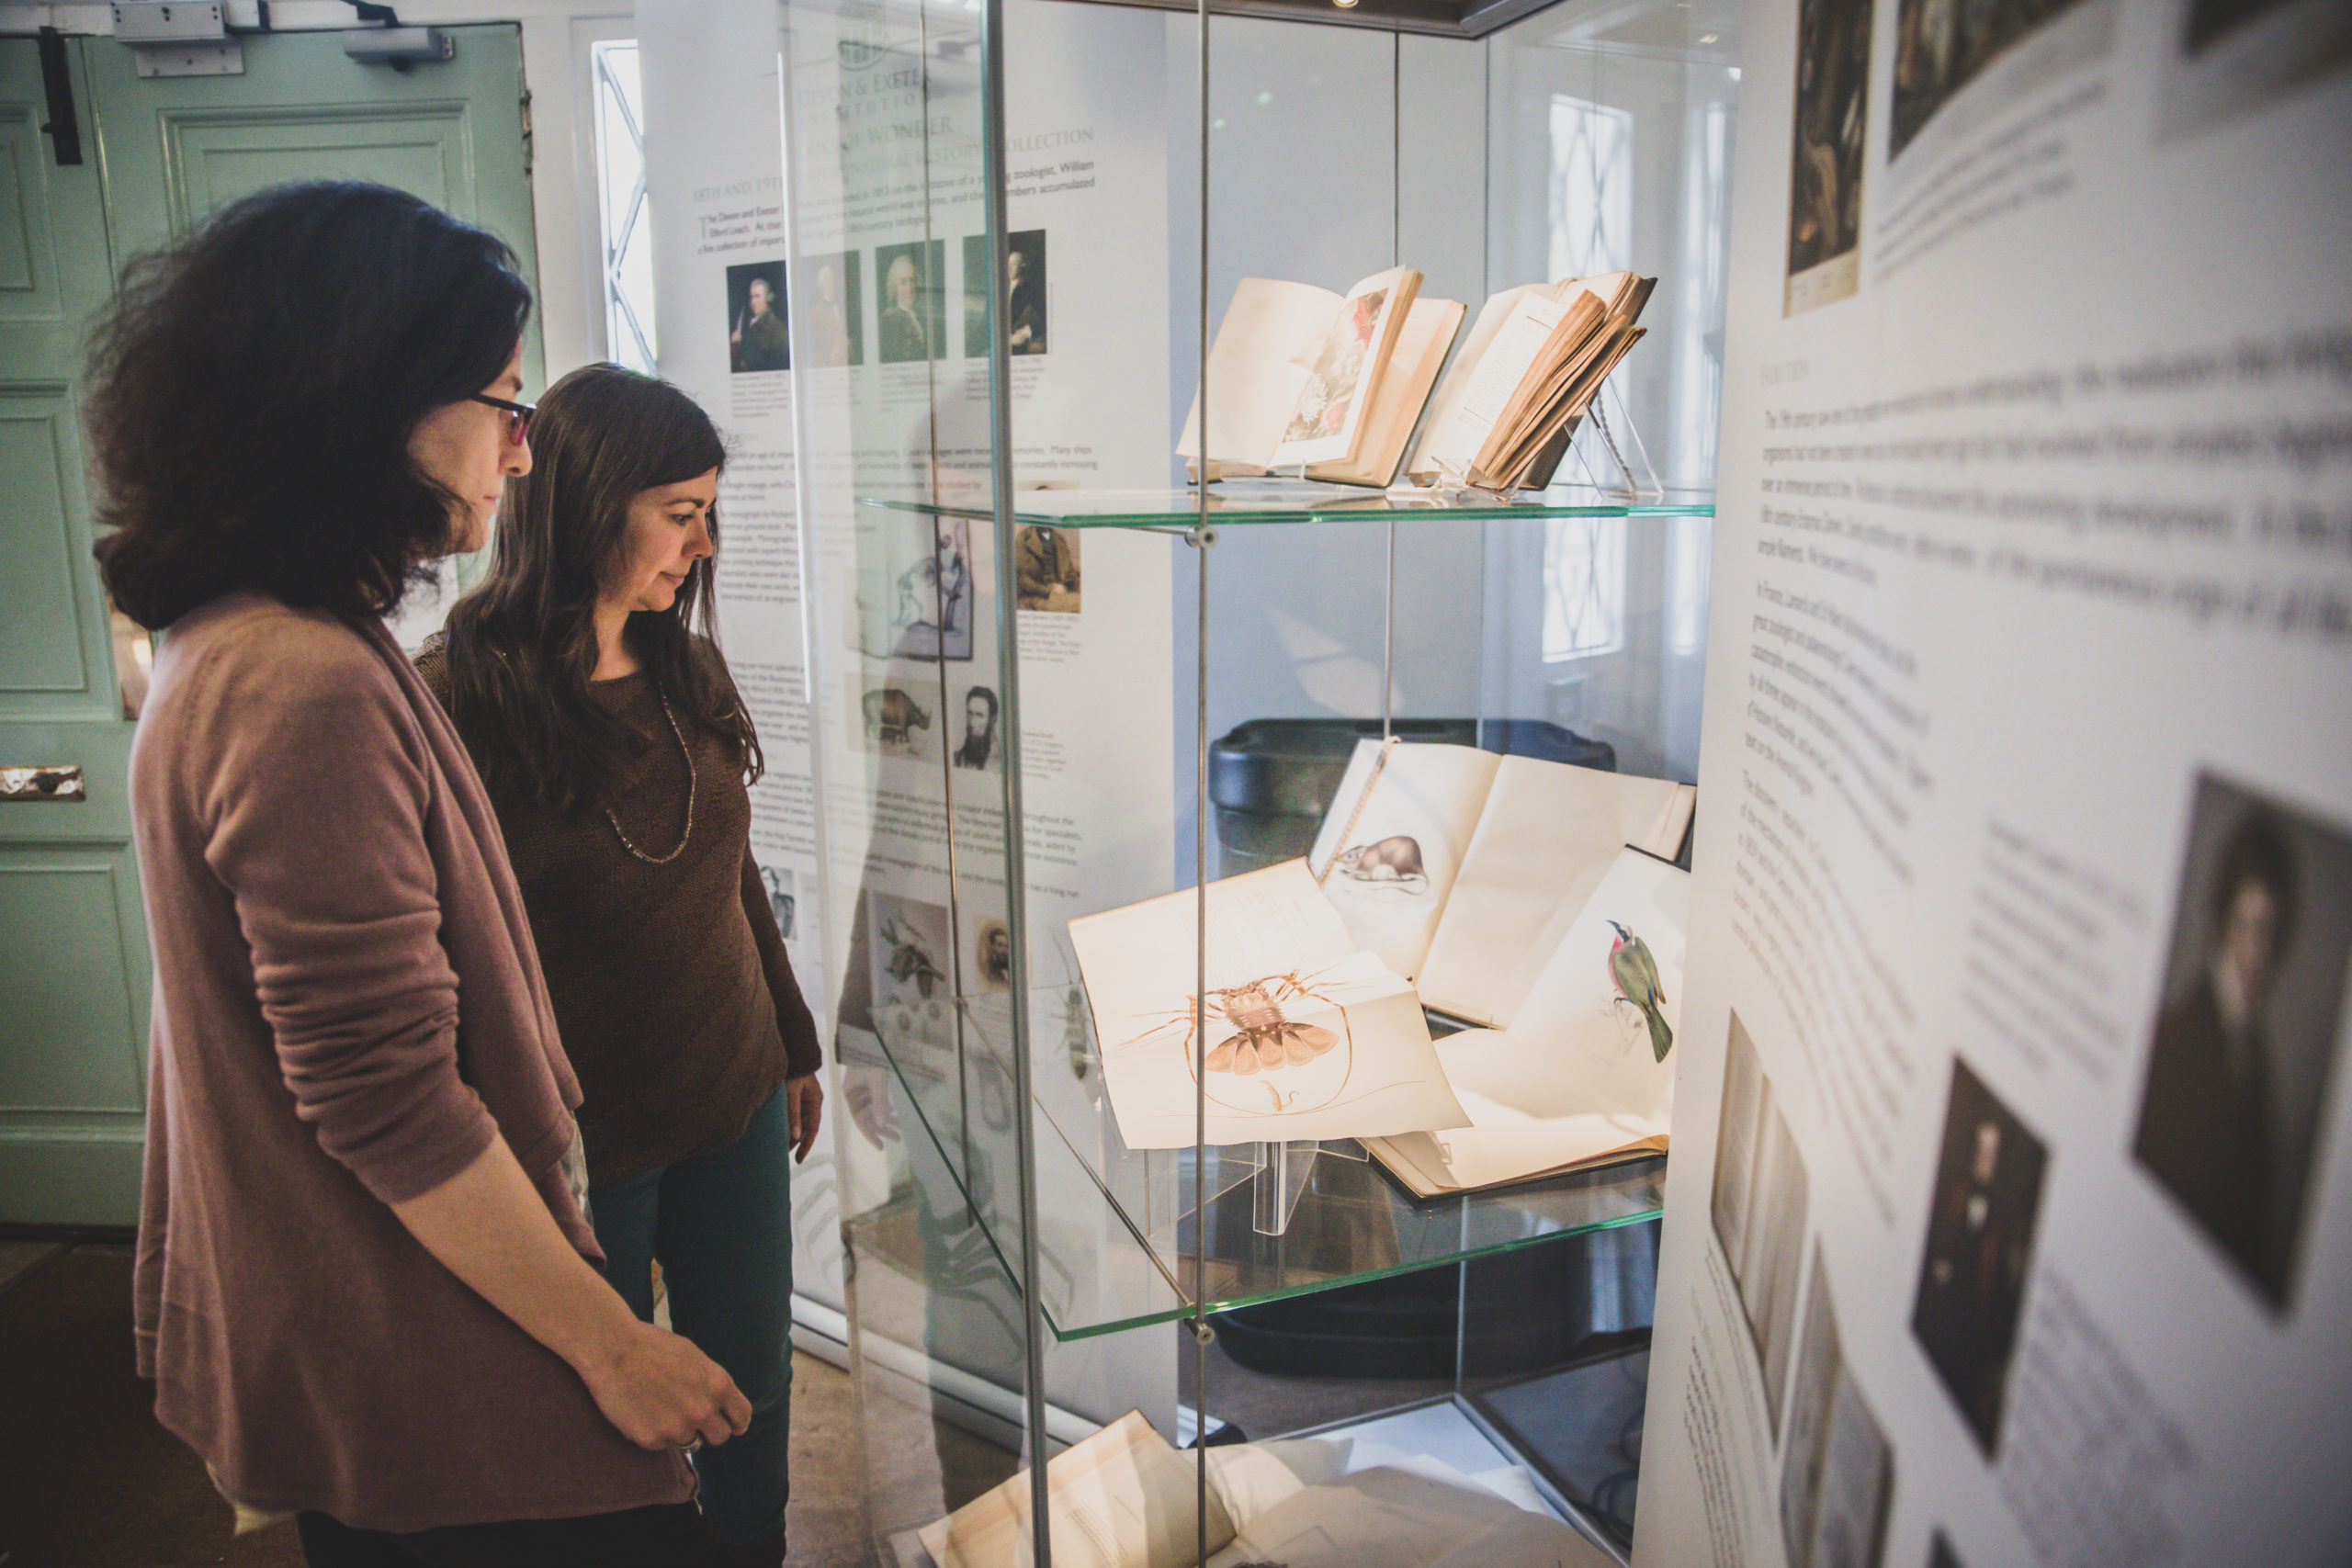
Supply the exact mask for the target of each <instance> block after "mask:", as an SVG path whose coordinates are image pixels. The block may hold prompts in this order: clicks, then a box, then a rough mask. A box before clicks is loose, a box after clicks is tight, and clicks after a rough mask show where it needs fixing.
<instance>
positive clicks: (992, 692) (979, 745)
mask: <svg viewBox="0 0 2352 1568" xmlns="http://www.w3.org/2000/svg"><path fill="white" fill-rule="evenodd" d="M997 708H998V700H997V694H996V688H995V687H993V686H980V685H972V686H967V687H965V688H964V689H963V690H962V691H961V692H960V693H958V694H957V695H956V712H957V713H958V714H959V715H960V716H961V718H962V728H961V730H960V731H959V732H958V734H957V738H956V750H955V751H954V752H953V753H952V754H951V756H950V758H949V760H950V761H953V762H954V763H955V764H956V766H957V767H959V768H969V769H971V770H973V771H974V772H978V771H980V770H983V769H985V770H989V771H991V772H996V773H1001V772H1003V771H1004V748H1003V747H1002V746H1001V744H999V742H998V739H997Z"/></svg>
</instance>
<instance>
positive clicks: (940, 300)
mask: <svg viewBox="0 0 2352 1568" xmlns="http://www.w3.org/2000/svg"><path fill="white" fill-rule="evenodd" d="M946 266H947V242H946V241H944V240H911V241H909V242H908V243H905V244H902V245H878V246H876V248H875V251H874V276H876V278H879V279H880V280H881V297H880V299H878V300H877V301H876V305H877V309H876V312H875V320H874V342H875V350H876V352H875V357H876V359H878V360H880V361H881V362H882V363H883V364H885V365H907V364H920V363H921V362H922V361H924V360H927V359H944V358H945V357H946V356H947V333H946V326H947V280H946V279H945V278H944V276H941V275H942V274H943V273H944V271H945V270H946Z"/></svg>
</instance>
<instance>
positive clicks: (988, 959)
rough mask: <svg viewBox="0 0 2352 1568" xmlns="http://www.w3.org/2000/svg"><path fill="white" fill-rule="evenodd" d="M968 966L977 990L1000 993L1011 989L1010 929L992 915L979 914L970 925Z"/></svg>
mask: <svg viewBox="0 0 2352 1568" xmlns="http://www.w3.org/2000/svg"><path fill="white" fill-rule="evenodd" d="M972 968H973V969H974V970H975V971H976V972H977V973H978V976H979V979H980V989H981V990H983V991H989V992H994V993H997V994H1000V995H1001V994H1002V993H1004V992H1007V991H1010V990H1012V927H1010V926H1008V925H1006V924H1005V923H1004V922H1003V921H1002V920H1001V919H998V918H997V917H996V916H994V915H982V916H981V917H980V918H979V920H978V922H977V923H976V925H975V926H974V928H973V931H972Z"/></svg>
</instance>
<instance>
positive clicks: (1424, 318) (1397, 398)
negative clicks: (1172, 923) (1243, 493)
mask: <svg viewBox="0 0 2352 1568" xmlns="http://www.w3.org/2000/svg"><path fill="white" fill-rule="evenodd" d="M1463 314H1464V310H1463V306H1462V303H1461V301H1460V300H1457V299H1415V300H1414V301H1413V308H1412V310H1409V311H1408V312H1407V313H1406V316H1405V325H1404V327H1403V329H1402V330H1400V331H1399V332H1398V333H1397V352H1396V353H1395V354H1394V355H1391V356H1390V358H1389V361H1388V371H1387V373H1386V374H1385V375H1384V376H1382V377H1381V378H1380V385H1379V387H1378V389H1375V390H1374V393H1373V402H1372V412H1370V413H1368V414H1366V415H1365V416H1364V428H1363V437H1362V439H1361V440H1359V441H1358V442H1357V444H1356V446H1357V453H1358V456H1357V457H1354V458H1353V459H1352V460H1351V461H1347V462H1337V463H1317V464H1316V465H1314V466H1313V467H1312V468H1308V469H1307V470H1306V477H1307V478H1308V479H1325V480H1330V481H1334V482H1337V483H1340V484H1368V485H1380V486H1383V487H1384V488H1385V486H1387V485H1388V484H1390V483H1391V482H1393V481H1394V480H1395V479H1396V478H1397V466H1398V465H1399V464H1400V463H1402V462H1403V461H1404V457H1405V444H1406V443H1407V442H1408V441H1409V440H1411V439H1412V435H1413V426H1414V425H1415V424H1416V423H1419V420H1420V417H1421V410H1422V409H1423V408H1425V407H1427V406H1428V404H1429V400H1430V388H1431V387H1434V386H1435V385H1437V373H1438V369H1439V367H1442V365H1444V363H1445V351H1446V350H1447V349H1448V348H1450V347H1452V346H1453V337H1454V334H1455V333H1458V332H1460V331H1461V330H1462V317H1463Z"/></svg>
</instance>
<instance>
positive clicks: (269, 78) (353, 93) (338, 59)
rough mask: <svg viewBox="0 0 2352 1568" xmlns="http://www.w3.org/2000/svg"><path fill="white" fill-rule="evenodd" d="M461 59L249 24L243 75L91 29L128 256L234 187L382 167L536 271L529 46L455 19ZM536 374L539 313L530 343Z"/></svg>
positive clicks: (100, 111) (118, 228) (527, 368)
mask: <svg viewBox="0 0 2352 1568" xmlns="http://www.w3.org/2000/svg"><path fill="white" fill-rule="evenodd" d="M442 30H443V31H445V32H447V33H448V34H449V35H451V36H452V37H453V38H455V39H457V43H458V51H457V55H456V57H455V58H454V59H451V60H447V61H443V62H436V63H431V64H422V65H418V66H416V67H414V68H413V69H412V70H409V71H406V72H398V71H392V70H390V69H388V68H386V67H384V66H381V65H363V64H361V63H359V62H357V61H356V60H353V59H351V58H350V57H349V56H348V55H346V54H345V53H344V52H343V44H342V39H341V38H340V36H339V35H338V34H335V33H331V32H325V33H273V34H269V35H266V36H264V35H257V34H250V33H249V34H246V35H245V36H244V38H243V46H244V53H245V73H244V74H243V76H183V77H176V78H161V77H158V78H146V79H142V78H141V77H140V76H139V74H138V73H137V72H136V70H135V69H134V66H133V63H132V61H131V58H130V51H129V50H128V49H124V48H121V47H120V46H109V45H107V43H106V42H105V41H104V40H101V39H92V40H90V41H89V44H88V46H87V47H88V48H89V49H90V50H91V51H93V52H92V53H91V55H90V74H91V80H92V83H93V85H94V89H95V91H96V97H97V118H98V127H99V131H100V133H101V134H102V135H103V137H104V138H105V145H106V160H107V218H108V220H109V226H110V228H111V230H112V232H113V235H114V243H115V257H116V260H117V262H118V264H119V263H121V262H124V261H127V260H129V259H130V257H131V256H133V255H135V254H138V253H139V252H141V251H144V250H151V249H153V247H154V246H156V245H159V244H161V243H164V241H165V240H166V239H168V238H169V237H170V236H171V235H172V234H175V233H176V232H179V231H182V230H184V229H186V228H187V227H188V225H189V224H190V223H192V222H194V221H195V220H198V219H199V218H201V217H202V216H203V215H204V214H205V213H207V212H209V211H210V210H212V209H213V208H215V207H217V206H219V205H220V204H221V203H223V202H228V201H234V200H235V199H237V198H238V197H242V196H248V195H251V194H252V193H253V192H254V191H257V190H260V189H262V188H264V187H266V186H272V185H277V184H279V183H281V182H284V181H287V180H320V179H358V180H379V181H381V182H382V183H383V184H385V185H389V186H396V187H398V188H399V189H401V190H405V191H408V192H410V193H411V194H413V195H415V196H420V197H424V199H425V200H427V201H430V202H432V203H434V204H435V206H437V207H441V208H444V209H447V210H448V211H450V212H454V213H456V214H457V215H458V217H460V218H463V219H465V220H467V221H468V222H469V223H479V224H481V226H482V227H483V228H485V229H488V230H489V231H491V232H492V233H494V234H496V235H497V236H498V237H499V238H501V239H503V240H504V241H505V242H506V243H508V244H509V245H511V246H513V247H514V248H515V254H516V255H517V256H519V257H521V258H522V262H523V273H524V276H526V277H536V276H537V275H538V260H537V247H536V245H535V243H534V241H533V235H532V228H531V196H530V184H529V173H528V169H527V166H526V146H525V141H524V136H523V46H522V36H521V34H520V33H519V32H518V31H517V30H516V29H515V28H512V27H504V26H500V27H471V28H443V29H442ZM523 365H524V374H525V376H526V378H528V379H529V380H530V382H531V385H532V386H533V387H537V384H538V382H539V371H540V353H539V338H538V318H537V315H536V314H534V315H533V317H532V323H531V326H530V328H529V330H528V332H527V333H526V337H525V341H524V344H523Z"/></svg>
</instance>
